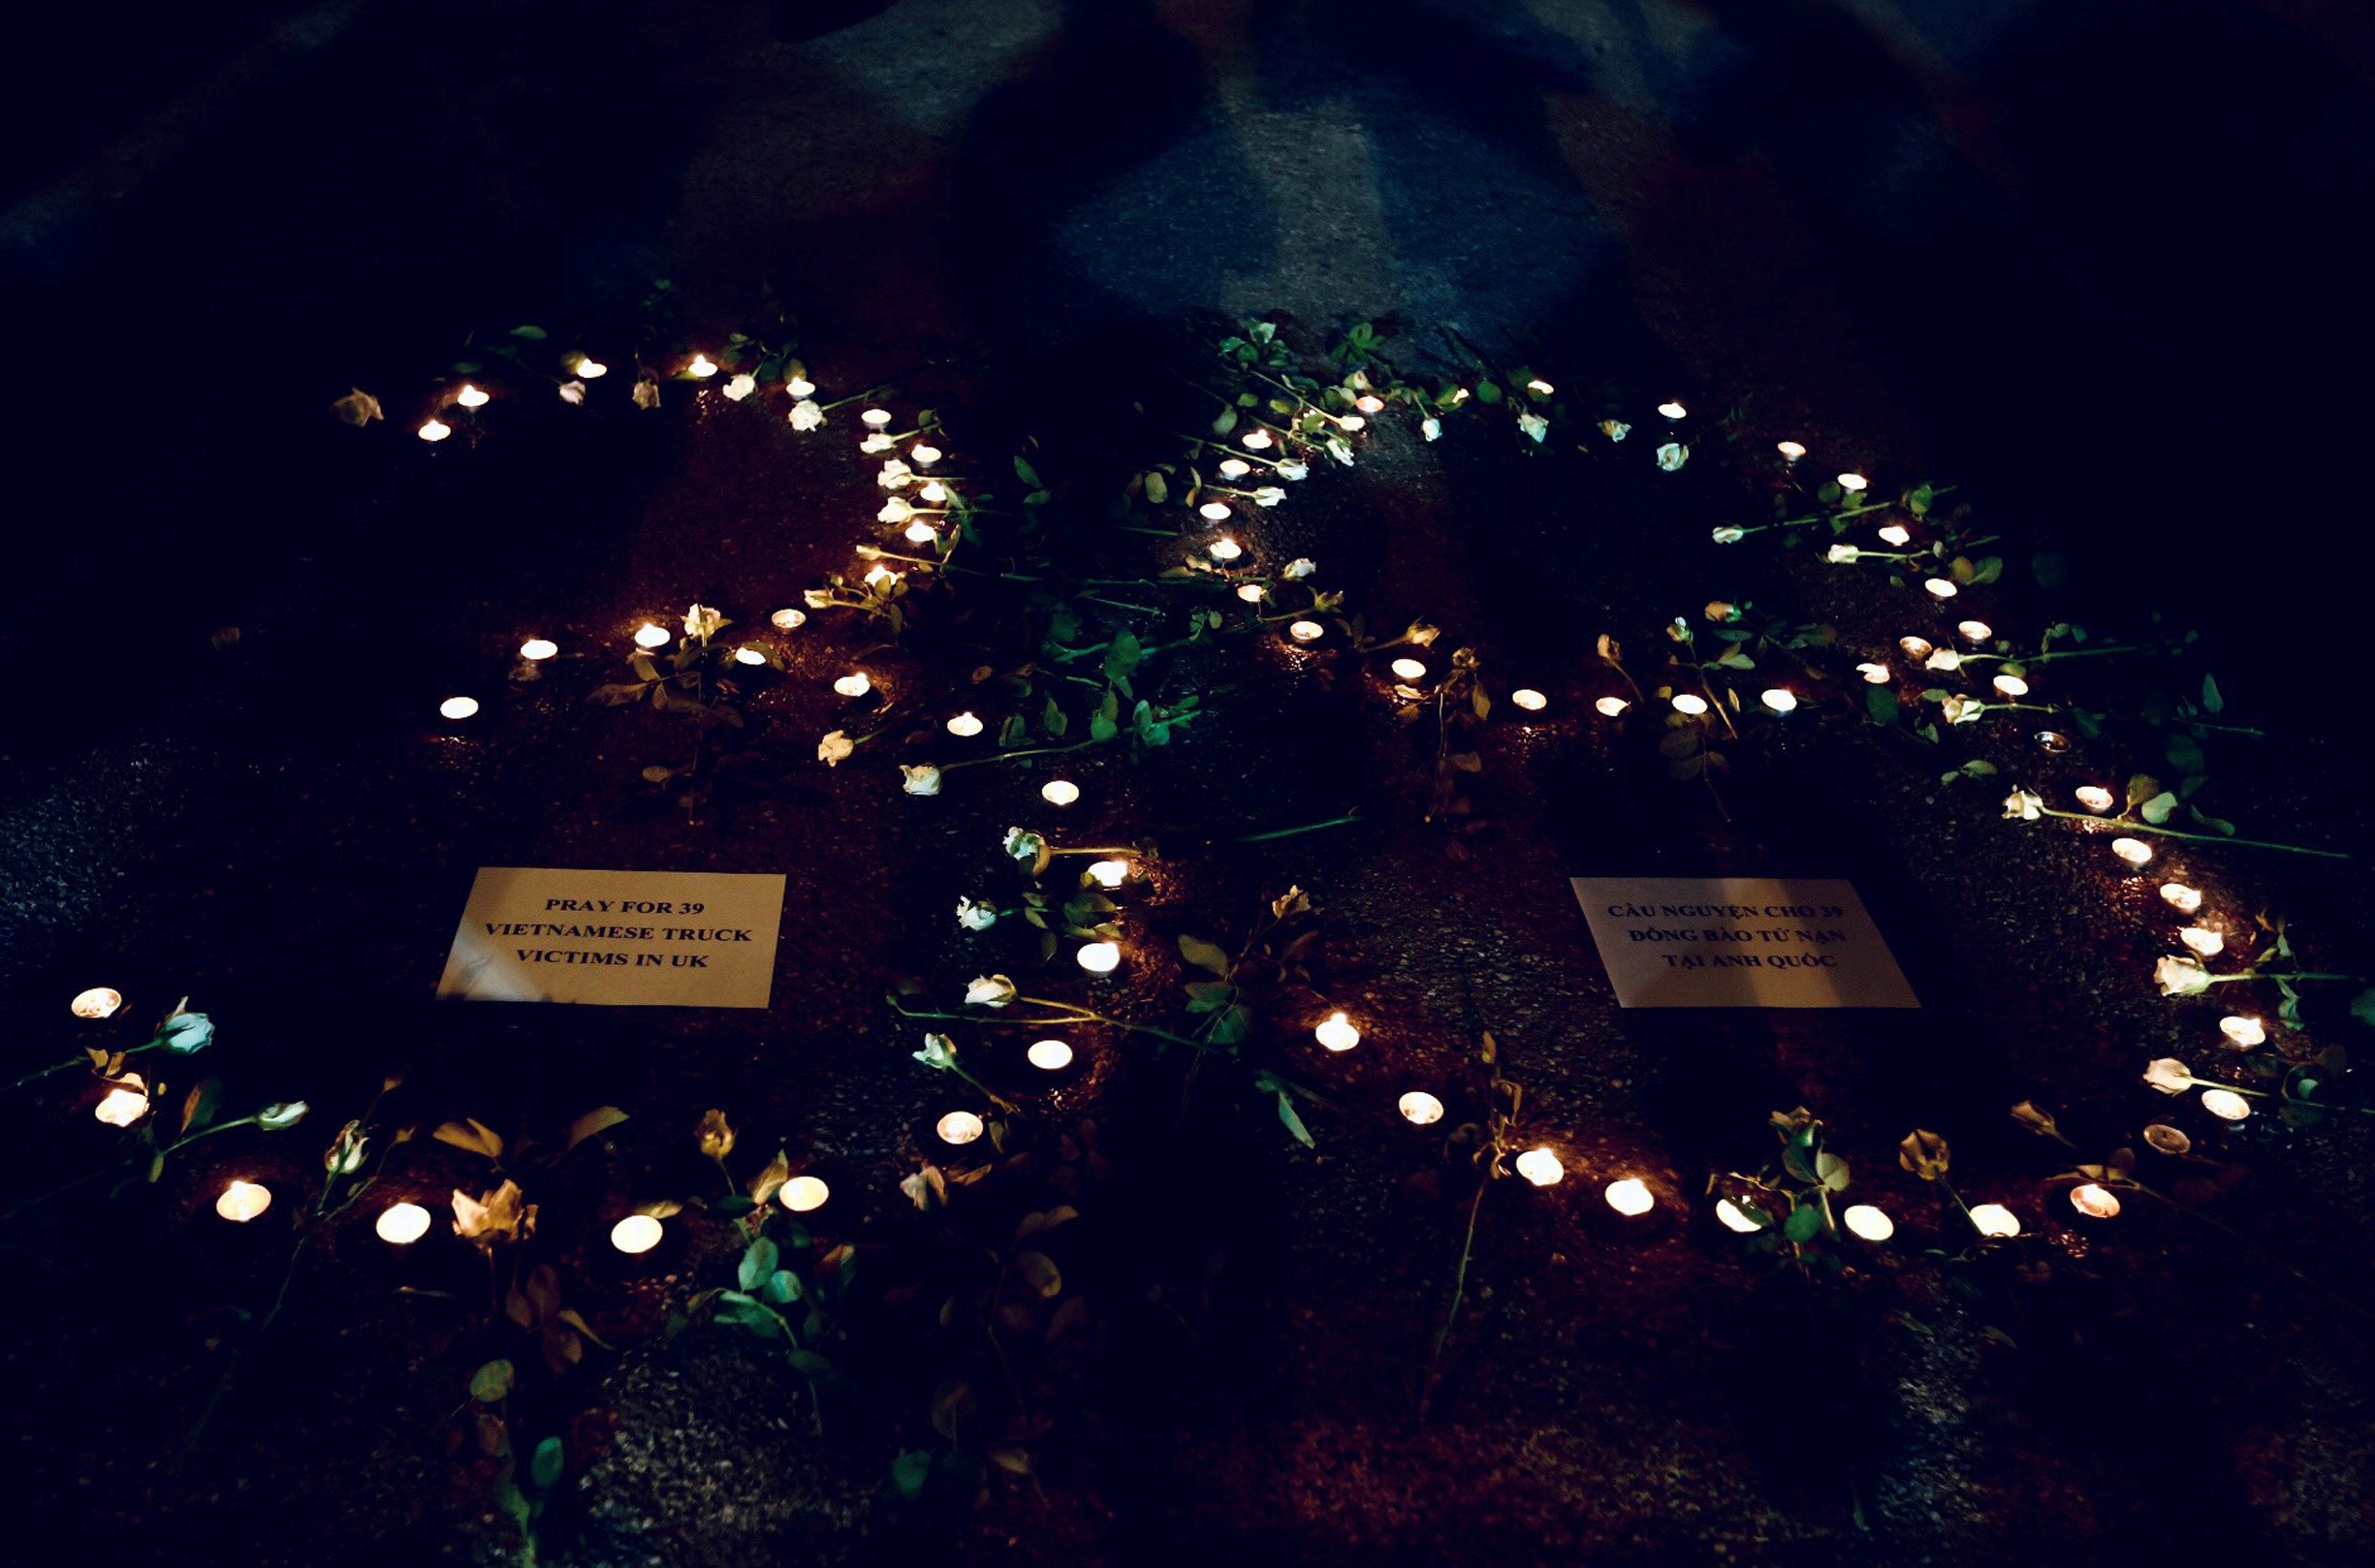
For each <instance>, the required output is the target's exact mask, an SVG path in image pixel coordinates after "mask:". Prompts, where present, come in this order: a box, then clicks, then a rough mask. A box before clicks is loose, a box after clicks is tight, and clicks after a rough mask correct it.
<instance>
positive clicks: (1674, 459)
mask: <svg viewBox="0 0 2375 1568" xmlns="http://www.w3.org/2000/svg"><path fill="white" fill-rule="evenodd" d="M1690 460H1691V449H1690V448H1689V447H1686V446H1684V445H1683V444H1682V443H1681V442H1679V441H1669V442H1667V443H1666V444H1665V445H1664V446H1663V447H1660V448H1659V449H1658V466H1659V467H1661V468H1663V469H1664V470H1665V471H1666V472H1667V473H1669V474H1670V473H1672V472H1674V470H1676V469H1677V468H1680V467H1681V466H1682V465H1683V464H1684V463H1687V462H1689V461H1690Z"/></svg>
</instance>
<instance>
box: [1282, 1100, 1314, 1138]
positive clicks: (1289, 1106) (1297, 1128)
mask: <svg viewBox="0 0 2375 1568" xmlns="http://www.w3.org/2000/svg"><path fill="white" fill-rule="evenodd" d="M1278 1098H1279V1120H1280V1121H1281V1122H1283V1123H1284V1124H1285V1127H1286V1130H1287V1131H1288V1132H1290V1133H1292V1134H1293V1135H1294V1139H1295V1142H1296V1143H1298V1144H1301V1145H1303V1146H1304V1147H1305V1148H1317V1147H1318V1146H1319V1145H1317V1144H1314V1143H1313V1142H1312V1130H1311V1129H1310V1128H1309V1127H1306V1126H1304V1125H1303V1118H1302V1117H1301V1116H1299V1115H1297V1114H1295V1102H1294V1097H1293V1096H1291V1095H1289V1094H1286V1093H1284V1092H1283V1091H1282V1092H1281V1093H1280V1095H1279V1097H1278Z"/></svg>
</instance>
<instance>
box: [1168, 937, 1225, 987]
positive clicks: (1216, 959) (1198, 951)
mask: <svg viewBox="0 0 2375 1568" xmlns="http://www.w3.org/2000/svg"><path fill="white" fill-rule="evenodd" d="M1179 951H1180V956H1181V957H1183V958H1186V959H1187V960H1188V962H1189V963H1192V964H1194V965H1195V966H1196V967H1197V968H1198V969H1209V970H1211V971H1212V972H1213V973H1214V974H1216V975H1219V976H1220V977H1221V978H1222V979H1226V978H1227V977H1228V972H1229V956H1228V955H1227V954H1226V953H1224V952H1222V951H1221V950H1220V949H1219V947H1217V946H1215V945H1214V944H1212V943H1210V942H1207V941H1205V940H1204V939H1203V938H1202V937H1198V936H1183V937H1181V938H1180V939H1179Z"/></svg>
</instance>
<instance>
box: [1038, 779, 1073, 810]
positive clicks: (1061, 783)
mask: <svg viewBox="0 0 2375 1568" xmlns="http://www.w3.org/2000/svg"><path fill="white" fill-rule="evenodd" d="M1039 799H1040V800H1045V801H1046V802H1047V803H1048V804H1049V805H1070V804H1071V803H1072V802H1073V801H1075V800H1079V799H1080V786H1079V785H1077V784H1075V783H1073V782H1072V781H1071V780H1070V779H1068V778H1051V779H1049V780H1048V781H1047V782H1046V783H1044V784H1042V785H1040V786H1039Z"/></svg>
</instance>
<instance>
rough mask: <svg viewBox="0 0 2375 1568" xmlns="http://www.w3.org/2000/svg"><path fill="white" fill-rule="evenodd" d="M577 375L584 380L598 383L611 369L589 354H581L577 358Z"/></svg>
mask: <svg viewBox="0 0 2375 1568" xmlns="http://www.w3.org/2000/svg"><path fill="white" fill-rule="evenodd" d="M577 373H578V375H579V376H580V377H581V378H582V379H584V380H586V381H600V380H601V379H602V378H603V377H604V376H607V375H609V374H610V373H611V367H610V366H609V365H607V364H604V363H603V362H602V361H599V360H597V359H595V358H594V357H593V356H592V355H590V354H581V355H579V356H578V357H577Z"/></svg>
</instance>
